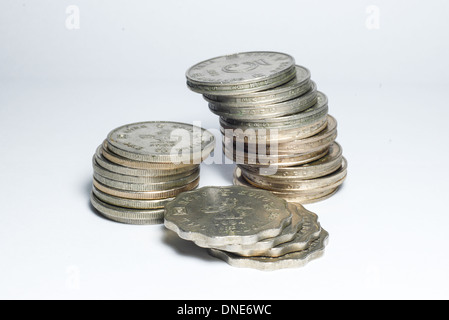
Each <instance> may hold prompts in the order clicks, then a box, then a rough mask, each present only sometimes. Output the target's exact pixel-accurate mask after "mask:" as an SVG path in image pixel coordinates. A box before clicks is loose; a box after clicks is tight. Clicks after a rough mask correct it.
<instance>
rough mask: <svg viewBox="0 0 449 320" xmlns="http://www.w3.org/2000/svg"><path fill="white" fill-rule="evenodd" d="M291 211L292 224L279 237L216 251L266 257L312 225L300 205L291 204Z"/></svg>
mask: <svg viewBox="0 0 449 320" xmlns="http://www.w3.org/2000/svg"><path fill="white" fill-rule="evenodd" d="M290 210H291V211H292V212H293V219H292V223H291V224H290V225H289V226H287V227H286V228H285V229H284V230H283V231H282V233H281V234H280V235H279V236H277V237H275V238H269V239H265V240H262V241H259V242H257V243H256V244H254V245H250V246H248V245H229V246H223V247H216V248H214V249H218V250H223V251H228V252H232V253H236V254H238V255H242V256H247V257H249V256H257V255H259V256H260V255H264V254H265V253H266V252H267V251H269V250H270V249H271V248H273V247H275V246H278V245H280V244H283V243H286V242H289V241H292V240H293V239H294V238H295V237H296V236H297V234H298V232H299V231H300V230H302V229H304V228H305V225H309V224H310V223H309V221H308V220H307V221H305V220H306V219H307V218H309V216H308V215H306V210H305V209H304V208H300V207H299V206H298V205H294V204H290ZM309 220H310V219H309ZM196 244H197V245H198V246H200V247H204V246H202V245H201V244H198V243H196Z"/></svg>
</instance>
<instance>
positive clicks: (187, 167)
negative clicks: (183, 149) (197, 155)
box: [101, 141, 199, 171]
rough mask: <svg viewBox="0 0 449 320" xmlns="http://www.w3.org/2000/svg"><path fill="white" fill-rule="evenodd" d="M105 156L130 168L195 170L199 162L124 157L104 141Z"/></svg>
mask: <svg viewBox="0 0 449 320" xmlns="http://www.w3.org/2000/svg"><path fill="white" fill-rule="evenodd" d="M101 152H102V154H103V156H104V157H105V158H106V159H108V160H109V161H111V162H113V163H115V164H117V165H120V166H124V167H128V168H132V169H143V170H170V171H171V170H173V169H174V170H177V169H185V170H194V169H195V168H196V167H198V165H199V164H174V163H150V162H143V161H135V160H130V159H127V158H124V157H122V156H119V155H117V154H114V153H113V152H111V151H110V150H109V147H108V143H107V142H106V141H105V142H104V143H103V148H102V150H101Z"/></svg>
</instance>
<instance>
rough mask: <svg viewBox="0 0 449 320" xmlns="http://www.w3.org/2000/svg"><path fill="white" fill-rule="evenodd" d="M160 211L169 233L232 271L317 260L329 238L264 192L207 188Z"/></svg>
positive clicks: (313, 218) (303, 213)
mask: <svg viewBox="0 0 449 320" xmlns="http://www.w3.org/2000/svg"><path fill="white" fill-rule="evenodd" d="M165 210H166V212H165V226H166V227H167V228H168V229H170V230H172V231H174V232H176V233H177V234H178V235H179V236H180V237H181V238H182V239H185V240H189V241H193V242H194V243H195V244H196V245H198V246H200V247H202V248H207V249H208V250H209V253H210V254H211V255H213V256H215V257H217V258H220V259H222V260H224V261H226V262H228V263H229V264H230V265H232V266H236V267H243V268H255V269H259V270H267V271H268V270H277V269H283V268H293V267H302V266H304V265H306V264H307V263H308V262H310V261H311V260H314V259H316V258H319V257H321V256H322V254H323V253H324V249H325V247H326V245H327V241H328V237H329V234H328V233H327V232H326V231H325V230H324V229H322V228H321V225H320V224H319V223H318V217H317V215H315V214H314V213H312V212H310V211H307V210H306V209H304V207H303V206H302V205H300V204H289V203H288V202H287V201H285V200H283V199H281V198H279V197H276V196H275V195H273V194H272V193H270V192H268V191H265V190H257V189H250V188H245V187H240V186H232V187H206V188H202V189H198V190H195V191H191V192H185V193H183V194H181V195H179V196H178V197H177V198H176V199H175V200H173V201H172V202H170V203H169V204H167V205H166V208H165Z"/></svg>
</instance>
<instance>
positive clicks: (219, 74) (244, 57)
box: [186, 52, 296, 95]
mask: <svg viewBox="0 0 449 320" xmlns="http://www.w3.org/2000/svg"><path fill="white" fill-rule="evenodd" d="M295 76H296V68H295V59H294V58H293V57H292V56H290V55H287V54H285V53H278V52H245V53H237V54H232V55H227V56H221V57H217V58H213V59H210V60H207V61H204V62H201V63H199V64H197V65H195V66H193V67H192V68H190V69H189V70H188V71H187V73H186V77H187V85H188V86H189V88H190V89H191V90H193V91H195V92H198V93H203V94H212V95H235V94H243V93H251V92H258V91H262V90H266V89H270V88H274V87H277V86H280V85H282V84H284V83H286V82H289V81H290V80H292V79H294V77H295Z"/></svg>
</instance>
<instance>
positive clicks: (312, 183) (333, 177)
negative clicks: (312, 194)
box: [242, 158, 348, 193]
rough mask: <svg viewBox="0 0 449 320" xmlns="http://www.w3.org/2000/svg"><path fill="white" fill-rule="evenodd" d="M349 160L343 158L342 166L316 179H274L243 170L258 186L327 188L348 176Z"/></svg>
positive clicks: (284, 189) (282, 189)
mask: <svg viewBox="0 0 449 320" xmlns="http://www.w3.org/2000/svg"><path fill="white" fill-rule="evenodd" d="M347 170H348V162H347V161H346V159H345V158H343V162H342V166H341V168H340V169H338V170H337V171H335V172H333V173H331V174H329V175H327V176H324V177H320V178H316V179H310V180H302V181H295V182H294V181H291V180H285V181H282V180H272V179H269V178H267V177H263V176H259V175H255V174H251V173H248V172H242V174H243V177H244V178H245V179H246V180H247V181H248V182H249V183H251V184H253V185H254V186H256V187H258V188H263V189H267V190H270V191H278V192H292V193H296V192H299V191H314V190H316V189H322V188H327V187H329V186H333V185H334V184H335V183H340V181H342V180H344V179H345V178H346V176H347V173H348V172H347Z"/></svg>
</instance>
